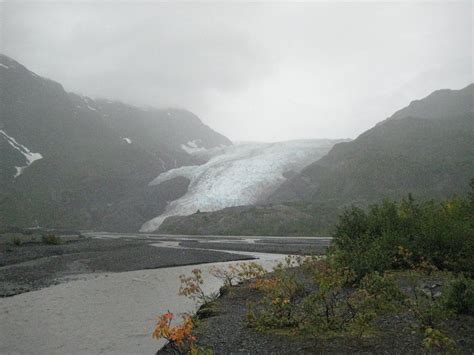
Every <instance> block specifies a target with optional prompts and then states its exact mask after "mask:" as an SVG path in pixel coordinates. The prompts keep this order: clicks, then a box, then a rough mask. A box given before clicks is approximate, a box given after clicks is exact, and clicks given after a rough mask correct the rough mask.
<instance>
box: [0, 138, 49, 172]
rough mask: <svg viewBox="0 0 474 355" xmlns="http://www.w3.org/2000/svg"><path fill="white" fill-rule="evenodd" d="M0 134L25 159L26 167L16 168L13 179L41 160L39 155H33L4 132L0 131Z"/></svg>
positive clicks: (41, 157)
mask: <svg viewBox="0 0 474 355" xmlns="http://www.w3.org/2000/svg"><path fill="white" fill-rule="evenodd" d="M0 134H2V135H3V136H4V137H5V138H6V140H7V142H8V143H9V144H10V145H11V146H12V147H13V148H15V149H16V150H18V151H19V152H20V153H21V154H22V155H23V156H24V157H25V159H26V165H25V166H16V167H15V168H16V174H15V175H14V178H17V177H18V176H20V175H21V174H23V172H24V171H25V169H26V168H27V167H29V166H30V165H31V164H33V163H34V162H35V161H36V160H39V159H43V156H42V155H41V154H40V153H33V152H32V151H30V150H29V149H28V148H27V147H25V146H24V145H22V144H20V143H18V142H17V141H16V139H15V138H13V137H10V136H9V135H8V134H7V133H6V132H5V131H2V130H0Z"/></svg>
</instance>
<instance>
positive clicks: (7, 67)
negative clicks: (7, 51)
mask: <svg viewBox="0 0 474 355" xmlns="http://www.w3.org/2000/svg"><path fill="white" fill-rule="evenodd" d="M0 67H2V68H5V69H10V67H9V66H7V65H5V64H2V63H0Z"/></svg>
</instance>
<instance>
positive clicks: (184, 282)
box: [178, 269, 218, 305]
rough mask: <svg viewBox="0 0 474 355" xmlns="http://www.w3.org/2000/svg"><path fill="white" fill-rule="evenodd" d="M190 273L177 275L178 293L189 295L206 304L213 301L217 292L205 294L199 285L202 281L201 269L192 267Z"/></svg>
mask: <svg viewBox="0 0 474 355" xmlns="http://www.w3.org/2000/svg"><path fill="white" fill-rule="evenodd" d="M191 273H192V275H191V276H189V277H186V275H180V276H179V279H180V281H181V286H180V288H179V292H178V294H179V295H180V296H186V297H189V298H191V299H192V300H195V301H198V302H200V303H202V304H204V305H208V304H209V303H211V302H213V301H215V300H216V298H217V296H218V294H216V293H212V294H210V295H206V293H205V292H204V290H203V289H202V287H201V285H202V284H203V283H204V279H203V277H202V271H201V270H200V269H193V270H192V271H191Z"/></svg>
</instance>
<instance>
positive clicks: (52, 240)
mask: <svg viewBox="0 0 474 355" xmlns="http://www.w3.org/2000/svg"><path fill="white" fill-rule="evenodd" d="M41 241H42V242H43V243H45V244H50V245H59V244H61V238H60V237H58V236H56V235H54V234H44V235H43V236H42V237H41Z"/></svg>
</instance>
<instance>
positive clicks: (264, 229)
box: [160, 85, 474, 235]
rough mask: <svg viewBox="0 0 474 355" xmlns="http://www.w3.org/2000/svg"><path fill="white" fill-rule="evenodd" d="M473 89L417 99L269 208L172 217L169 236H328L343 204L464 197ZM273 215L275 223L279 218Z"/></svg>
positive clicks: (473, 164)
mask: <svg viewBox="0 0 474 355" xmlns="http://www.w3.org/2000/svg"><path fill="white" fill-rule="evenodd" d="M473 93H474V85H469V86H467V87H466V88H464V89H462V90H439V91H436V92H434V93H433V94H431V95H429V96H428V97H426V98H424V99H421V100H417V101H413V102H412V103H411V104H410V105H409V106H408V107H405V108H403V109H401V110H399V111H397V112H396V113H395V114H394V115H392V116H391V117H390V118H388V119H386V120H384V121H382V122H380V123H379V124H377V125H376V126H375V127H373V128H372V129H369V130H368V131H366V132H364V133H362V134H361V135H360V136H359V137H357V138H356V139H355V140H353V141H350V142H342V143H338V144H336V145H334V147H333V148H332V149H331V150H330V151H329V152H328V154H327V155H325V156H324V157H322V158H321V159H319V160H317V157H315V160H316V161H315V162H313V163H311V164H309V165H308V166H307V167H305V168H304V169H303V170H302V171H301V173H299V174H295V175H294V176H292V177H290V178H289V179H288V180H287V181H284V182H283V183H282V184H281V185H280V186H279V187H278V188H277V189H276V190H275V191H274V192H273V193H272V194H270V196H269V197H268V198H267V200H266V204H264V205H261V206H258V207H253V206H248V207H240V208H238V209H235V208H234V209H225V210H222V211H218V212H214V213H200V214H193V215H192V216H189V217H173V218H169V219H167V220H165V221H164V223H163V224H162V225H161V227H160V231H162V232H170V233H171V232H172V233H190V234H193V233H196V234H231V235H232V234H235V233H237V232H238V231H240V230H242V231H243V233H245V234H248V235H260V234H274V235H293V234H295V235H304V234H326V233H328V231H329V228H330V227H331V226H332V225H333V223H334V222H335V221H336V219H337V216H338V214H340V213H341V212H342V208H344V206H349V205H351V204H356V205H359V206H366V205H367V204H369V203H373V202H377V201H380V200H382V199H384V198H394V199H399V198H402V197H406V196H407V195H408V194H409V193H411V194H413V196H414V197H415V198H421V199H431V198H435V199H439V198H444V197H449V196H452V195H453V194H459V195H462V194H464V193H465V192H466V191H468V189H469V181H470V179H472V178H473V176H474V144H473V142H474V110H473V102H474V100H473ZM272 217H274V218H272Z"/></svg>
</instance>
